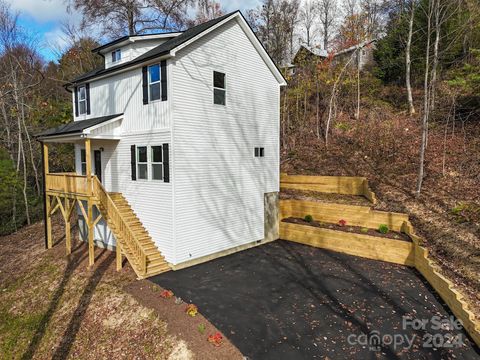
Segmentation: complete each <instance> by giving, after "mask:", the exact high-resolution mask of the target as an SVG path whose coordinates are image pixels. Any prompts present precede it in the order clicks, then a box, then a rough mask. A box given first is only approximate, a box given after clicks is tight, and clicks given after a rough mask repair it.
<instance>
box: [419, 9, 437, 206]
mask: <svg viewBox="0 0 480 360" xmlns="http://www.w3.org/2000/svg"><path fill="white" fill-rule="evenodd" d="M435 1H436V0H428V4H427V6H428V9H426V10H424V12H425V16H426V18H427V44H426V49H425V74H424V80H423V115H422V139H421V142H420V155H419V158H420V163H419V166H418V177H417V190H416V195H417V197H418V196H420V193H421V191H422V184H423V177H424V174H425V150H426V148H427V132H428V120H429V117H430V84H429V80H430V37H431V34H432V17H433V9H434V2H435Z"/></svg>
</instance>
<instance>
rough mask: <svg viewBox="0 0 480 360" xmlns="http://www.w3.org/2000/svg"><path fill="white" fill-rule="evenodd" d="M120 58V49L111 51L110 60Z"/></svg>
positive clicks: (114, 60) (113, 60)
mask: <svg viewBox="0 0 480 360" xmlns="http://www.w3.org/2000/svg"><path fill="white" fill-rule="evenodd" d="M120 60H122V50H120V49H116V50H114V51H112V62H117V61H120Z"/></svg>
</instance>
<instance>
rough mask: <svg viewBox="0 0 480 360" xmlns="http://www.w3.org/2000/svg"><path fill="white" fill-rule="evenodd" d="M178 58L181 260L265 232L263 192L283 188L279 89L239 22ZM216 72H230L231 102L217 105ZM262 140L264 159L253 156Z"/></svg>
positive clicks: (177, 230) (228, 95) (175, 93)
mask: <svg viewBox="0 0 480 360" xmlns="http://www.w3.org/2000/svg"><path fill="white" fill-rule="evenodd" d="M173 64H174V65H173V76H172V79H171V80H172V84H173V86H172V87H171V89H172V91H173V100H172V101H173V107H174V109H175V110H174V117H175V118H174V126H173V151H172V153H173V156H172V158H173V159H174V160H175V161H174V164H173V166H171V168H172V169H173V171H172V173H173V174H174V175H175V178H174V179H173V184H174V191H175V195H174V199H175V202H174V217H173V218H174V220H175V229H174V231H175V242H176V256H175V258H176V259H175V260H176V263H182V262H185V261H188V260H192V259H195V258H198V257H202V256H206V255H209V254H212V253H216V252H219V251H223V250H226V249H229V248H232V247H235V246H239V245H242V244H247V243H252V242H255V241H257V240H261V239H263V238H264V223H263V214H264V208H263V201H264V193H267V192H275V191H279V119H280V115H279V95H280V89H279V85H278V82H277V80H276V79H275V78H274V76H273V74H272V73H271V71H270V70H269V69H268V67H267V66H266V64H265V62H264V61H263V59H262V58H261V57H260V55H259V54H258V53H257V51H256V49H255V48H254V47H253V45H252V44H251V42H250V40H249V39H248V38H247V37H246V35H245V34H244V32H243V30H242V29H241V28H240V26H239V25H238V24H237V23H236V21H232V22H230V23H228V24H226V25H224V26H222V27H221V28H220V29H218V30H215V31H213V32H212V33H211V34H209V35H207V36H205V37H204V38H202V39H200V40H198V41H197V42H195V43H193V44H192V45H191V46H189V47H186V48H185V49H184V50H182V51H179V52H178V53H177V58H176V60H174V61H173ZM213 71H219V72H222V73H224V74H227V77H228V79H226V80H227V81H226V83H227V84H226V85H227V87H228V89H227V91H226V104H227V106H226V107H225V106H214V105H213V104H212V102H213V100H212V92H213V88H214V87H213V83H212V72H213ZM259 144H260V145H259ZM258 146H262V147H264V149H265V150H264V156H265V157H264V158H262V161H260V160H259V159H258V158H255V157H254V156H253V149H254V148H255V147H258ZM184 219H188V222H189V226H185V225H184Z"/></svg>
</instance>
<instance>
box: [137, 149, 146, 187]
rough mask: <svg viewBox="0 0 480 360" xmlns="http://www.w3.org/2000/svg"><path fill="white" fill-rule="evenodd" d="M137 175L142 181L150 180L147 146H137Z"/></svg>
mask: <svg viewBox="0 0 480 360" xmlns="http://www.w3.org/2000/svg"><path fill="white" fill-rule="evenodd" d="M137 174H138V178H139V179H141V180H148V156H147V147H146V146H137Z"/></svg>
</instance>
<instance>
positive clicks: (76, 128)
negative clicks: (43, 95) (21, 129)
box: [35, 114, 123, 138]
mask: <svg viewBox="0 0 480 360" xmlns="http://www.w3.org/2000/svg"><path fill="white" fill-rule="evenodd" d="M122 115H123V114H116V115H108V116H101V117H97V118H93V119H88V120H81V121H73V122H70V123H68V124H65V125H60V126H57V127H55V128H51V129H47V130H45V131H42V132H41V133H40V134H37V135H35V137H37V138H45V137H49V136H57V135H67V134H75V133H81V132H82V131H83V130H85V129H88V128H90V127H92V126H95V125H98V124H101V123H103V122H105V121H108V120H112V119H114V118H116V117H119V116H122Z"/></svg>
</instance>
